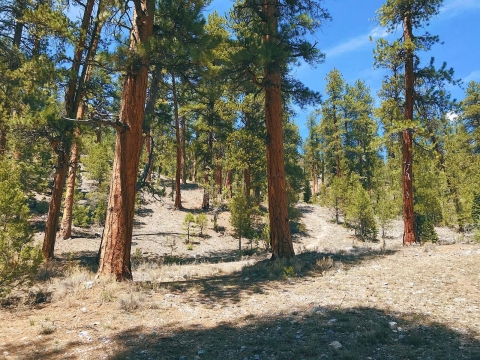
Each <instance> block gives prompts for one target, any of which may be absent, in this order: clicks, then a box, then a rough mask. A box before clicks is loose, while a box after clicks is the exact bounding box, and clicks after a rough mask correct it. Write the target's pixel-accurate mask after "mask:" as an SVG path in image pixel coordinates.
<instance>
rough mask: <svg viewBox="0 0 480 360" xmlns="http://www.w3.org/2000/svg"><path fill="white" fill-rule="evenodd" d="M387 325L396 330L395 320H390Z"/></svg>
mask: <svg viewBox="0 0 480 360" xmlns="http://www.w3.org/2000/svg"><path fill="white" fill-rule="evenodd" d="M388 326H390V329H391V330H396V329H397V323H396V322H395V321H390V322H389V323H388Z"/></svg>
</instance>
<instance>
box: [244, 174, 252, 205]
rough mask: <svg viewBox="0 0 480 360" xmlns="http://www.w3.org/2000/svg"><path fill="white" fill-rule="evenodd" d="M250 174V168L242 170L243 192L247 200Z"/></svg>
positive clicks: (249, 188)
mask: <svg viewBox="0 0 480 360" xmlns="http://www.w3.org/2000/svg"><path fill="white" fill-rule="evenodd" d="M251 178H252V177H251V174H250V167H247V168H245V169H244V170H243V190H244V191H245V195H246V196H247V198H249V197H250V191H251V188H252V186H251Z"/></svg>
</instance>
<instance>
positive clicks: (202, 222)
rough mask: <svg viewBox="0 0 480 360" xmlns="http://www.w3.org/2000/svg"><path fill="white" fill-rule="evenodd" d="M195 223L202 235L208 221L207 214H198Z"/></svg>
mask: <svg viewBox="0 0 480 360" xmlns="http://www.w3.org/2000/svg"><path fill="white" fill-rule="evenodd" d="M195 223H196V224H197V225H198V227H199V228H200V236H203V229H204V228H205V227H206V226H207V223H208V219H207V215H205V214H204V213H200V214H198V215H197V217H196V218H195Z"/></svg>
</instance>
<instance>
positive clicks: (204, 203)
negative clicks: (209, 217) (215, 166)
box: [202, 170, 210, 210]
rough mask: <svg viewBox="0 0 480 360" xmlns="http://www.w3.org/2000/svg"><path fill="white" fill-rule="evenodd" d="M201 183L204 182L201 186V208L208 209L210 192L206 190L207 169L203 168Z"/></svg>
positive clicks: (207, 181)
mask: <svg viewBox="0 0 480 360" xmlns="http://www.w3.org/2000/svg"><path fill="white" fill-rule="evenodd" d="M203 183H204V184H205V187H204V188H203V199H202V209H203V210H208V209H209V208H210V193H209V192H208V183H209V176H208V170H205V175H203Z"/></svg>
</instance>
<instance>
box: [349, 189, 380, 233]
mask: <svg viewBox="0 0 480 360" xmlns="http://www.w3.org/2000/svg"><path fill="white" fill-rule="evenodd" d="M348 195H349V196H348V205H347V206H346V209H345V218H346V221H347V222H349V223H350V224H351V225H352V226H353V227H354V228H355V234H356V235H357V236H358V237H359V238H360V239H362V240H363V241H365V240H375V239H376V238H377V233H378V228H377V223H376V221H375V215H374V212H373V206H372V202H371V200H370V197H369V195H368V192H367V191H366V190H365V189H364V188H363V187H362V185H361V184H360V182H357V181H355V182H354V183H353V186H352V190H351V192H350V193H349V194H348Z"/></svg>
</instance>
